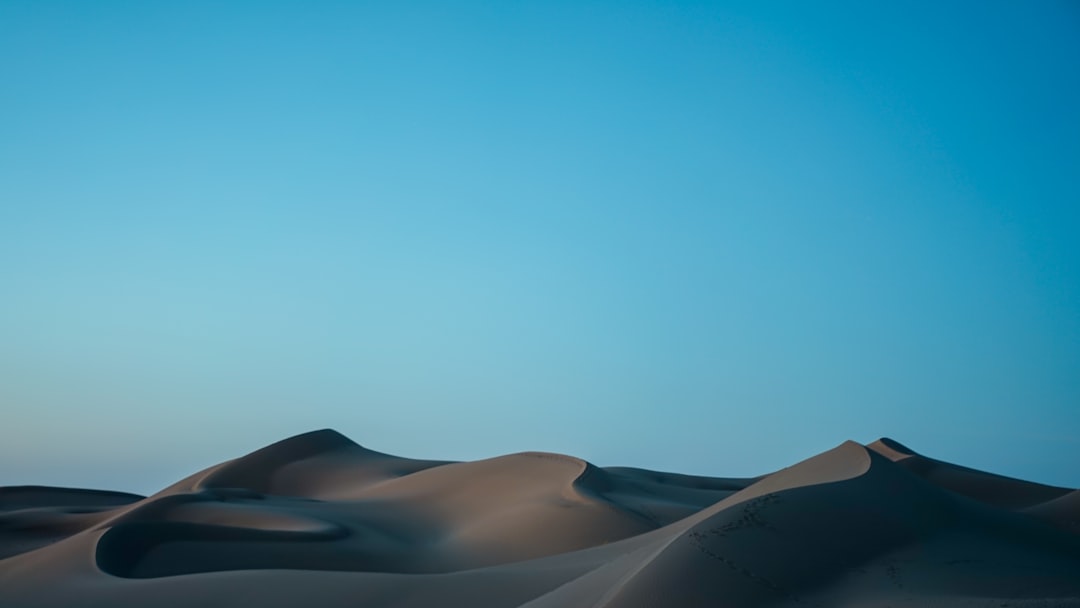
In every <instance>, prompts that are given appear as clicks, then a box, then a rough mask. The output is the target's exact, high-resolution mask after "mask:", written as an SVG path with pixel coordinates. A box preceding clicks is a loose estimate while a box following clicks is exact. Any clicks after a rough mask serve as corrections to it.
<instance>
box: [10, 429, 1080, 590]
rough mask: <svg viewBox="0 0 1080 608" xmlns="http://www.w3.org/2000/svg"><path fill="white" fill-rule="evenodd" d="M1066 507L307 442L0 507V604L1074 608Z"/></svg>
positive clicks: (883, 450) (841, 452)
mask: <svg viewBox="0 0 1080 608" xmlns="http://www.w3.org/2000/svg"><path fill="white" fill-rule="evenodd" d="M1077 496H1080V492H1077V491H1074V490H1069V489H1065V488H1054V487H1051V486H1044V485H1041V484H1033V483H1031V482H1026V481H1023V480H1016V479H1011V478H1007V477H1002V476H997V475H993V474H991V473H985V472H982V471H976V470H974V469H968V468H965V467H960V466H958V465H953V464H950V463H946V462H942V461H937V460H933V459H930V458H928V457H925V456H922V455H920V454H918V453H917V452H915V451H913V450H911V449H910V448H907V447H906V446H903V445H902V444H900V443H898V442H895V441H893V440H889V439H881V440H878V441H876V442H872V443H870V444H867V445H866V446H863V445H860V444H857V443H854V442H845V443H844V444H841V445H840V446H838V447H836V448H834V449H832V450H828V451H826V452H823V453H821V454H819V455H817V456H814V457H812V458H808V459H806V460H804V461H802V462H800V463H797V464H796V465H793V466H791V467H788V468H785V469H782V470H780V471H776V472H774V473H771V474H769V475H764V476H761V477H757V478H708V477H701V476H686V475H678V474H674V473H659V472H654V471H647V470H643V469H632V468H620V467H607V468H605V467H597V466H595V465H593V464H591V463H588V462H586V461H584V460H581V459H578V458H574V457H571V456H564V455H560V454H549V453H543V452H522V453H518V454H511V455H508V456H501V457H496V458H490V459H486V460H480V461H475V462H443V461H418V460H410V459H407V458H400V457H397V456H391V455H388V454H383V453H379V452H375V451H371V450H368V449H366V448H363V447H361V446H360V445H358V444H356V443H354V442H352V441H351V440H349V439H348V438H346V437H344V436H343V435H340V434H338V433H335V432H333V431H316V432H313V433H305V434H303V435H299V436H296V437H293V438H289V439H286V440H283V441H280V442H277V443H275V444H272V445H270V446H267V447H266V448H263V449H260V450H256V451H255V452H252V453H250V454H248V455H246V456H242V457H240V458H236V459H234V460H230V461H227V462H225V463H222V464H221V465H217V466H215V467H210V468H208V469H206V470H204V471H202V472H200V473H197V474H195V475H192V476H190V477H188V478H186V479H184V480H181V481H180V482H178V483H176V484H173V485H172V486H169V487H168V488H166V489H165V490H163V491H161V492H158V493H156V494H154V495H153V496H150V497H147V498H142V497H138V496H134V495H125V494H122V493H108V492H95V491H82V490H70V489H59V488H57V489H52V488H42V487H21V488H0V605H18V606H28V607H30V606H43V607H50V606H66V605H79V604H80V602H81V603H85V604H88V605H97V604H100V605H119V606H125V605H131V606H135V605H150V604H152V605H159V606H186V605H197V604H200V603H201V604H212V605H221V606H227V605H232V604H233V603H234V602H235V603H236V605H241V604H242V605H249V603H250V602H257V605H262V606H290V605H296V604H298V603H305V602H307V603H314V604H316V605H320V606H338V605H341V606H377V607H381V606H386V607H393V606H428V605H430V606H436V605H439V606H441V605H471V606H480V607H484V606H493V607H494V606H530V607H533V608H543V607H555V606H610V607H615V608H618V607H636V606H653V605H669V606H714V605H734V606H757V605H770V606H773V605H776V606H784V605H790V606H807V605H810V606H813V605H820V606H834V605H835V606H843V605H886V604H887V605H892V606H923V605H927V604H929V603H933V604H935V605H943V606H953V605H955V606H979V605H987V606H1001V605H1008V606H1035V605H1038V606H1051V607H1055V606H1078V605H1080V575H1077V573H1080V535H1078V532H1080V530H1078V529H1077V528H1078V526H1077V522H1078V521H1080V517H1077V511H1078V509H1077V506H1078V505H1080V502H1078V501H1077V500H1076V497H1077ZM75 600H78V601H75Z"/></svg>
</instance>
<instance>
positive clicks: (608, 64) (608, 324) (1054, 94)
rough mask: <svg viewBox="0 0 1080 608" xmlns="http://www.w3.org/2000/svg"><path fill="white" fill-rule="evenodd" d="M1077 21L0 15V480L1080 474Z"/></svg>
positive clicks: (731, 14)
mask: <svg viewBox="0 0 1080 608" xmlns="http://www.w3.org/2000/svg"><path fill="white" fill-rule="evenodd" d="M1077 6H1078V5H1077V4H1075V3H1072V2H1059V3H1055V2H1050V1H1040V2H1013V1H1007V2H977V3H976V2H951V3H950V2H946V3H941V2H914V3H911V2H904V3H882V2H849V3H835V4H829V3H821V2H814V3H810V2H791V3H762V2H732V3H720V2H716V3H713V2H682V3H671V2H582V1H577V0H575V1H570V2H555V1H544V2H509V1H506V2H504V1H493V2H453V3H446V2H431V3H423V2H385V3H378V2H295V3H276V2H257V3H256V2H251V3H247V2H212V3H211V2H208V3H201V2H180V3H176V2H173V3H166V2H157V3H154V2H107V1H95V2H41V1H36V0H34V1H26V2H14V1H11V0H0V79H2V81H0V82H2V86H0V279H2V283H0V408H3V409H2V424H0V485H4V484H9V485H10V484H26V483H33V484H55V485H73V486H84V487H85V486H90V487H95V486H96V487H107V488H113V489H121V490H131V491H139V492H150V491H153V490H156V489H158V488H160V487H163V486H165V485H167V484H169V483H171V482H172V481H175V480H176V479H178V478H179V477H182V476H184V475H186V474H188V473H191V472H194V471H195V470H197V469H199V468H202V467H204V466H208V465H210V464H214V463H216V462H218V461H221V460H224V459H227V458H232V457H235V456H238V455H240V454H243V453H245V452H248V451H250V450H252V449H255V448H258V447H261V446H262V445H265V444H267V443H270V442H272V441H276V440H278V439H281V438H284V437H286V436H289V435H293V434H297V433H300V432H304V431H308V430H313V429H316V428H323V427H332V428H336V429H338V430H339V431H341V432H343V433H345V434H346V435H348V436H350V437H351V438H352V439H354V440H355V441H358V442H359V443H361V444H363V445H366V446H368V447H371V448H373V449H377V450H381V451H386V452H391V453H397V454H401V455H406V456H414V457H433V458H448V459H474V458H482V457H488V456H495V455H499V454H503V453H508V452H516V451H523V450H547V451H556V452H564V453H570V454H574V455H577V456H581V457H584V458H587V459H589V460H591V461H593V462H595V463H596V464H599V465H635V466H644V467H650V468H658V469H668V470H678V471H682V472H689V473H701V474H712V475H752V474H759V473H763V472H767V471H769V470H772V469H775V468H778V467H782V466H786V465H789V464H792V463H794V462H795V461H797V460H800V459H803V458H806V457H809V456H811V455H813V454H815V453H817V452H820V451H822V450H825V449H828V448H830V447H832V446H834V445H835V444H837V443H840V442H841V441H843V440H845V439H849V438H850V439H855V440H858V441H871V440H873V439H875V438H877V437H879V436H882V435H886V436H890V437H893V438H895V439H898V440H900V441H902V442H905V443H907V444H908V445H910V446H911V447H912V448H914V449H916V450H918V451H921V452H923V453H925V454H928V455H931V456H935V457H938V458H942V459H946V460H952V461H956V462H959V463H961V464H966V465H969V466H974V467H977V468H984V469H989V470H993V471H996V472H1000V473H1004V474H1008V475H1013V476H1019V477H1025V478H1030V479H1034V480H1037V481H1042V482H1046V483H1056V484H1061V485H1069V486H1080V471H1078V469H1077V464H1078V463H1080V8H1077Z"/></svg>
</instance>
